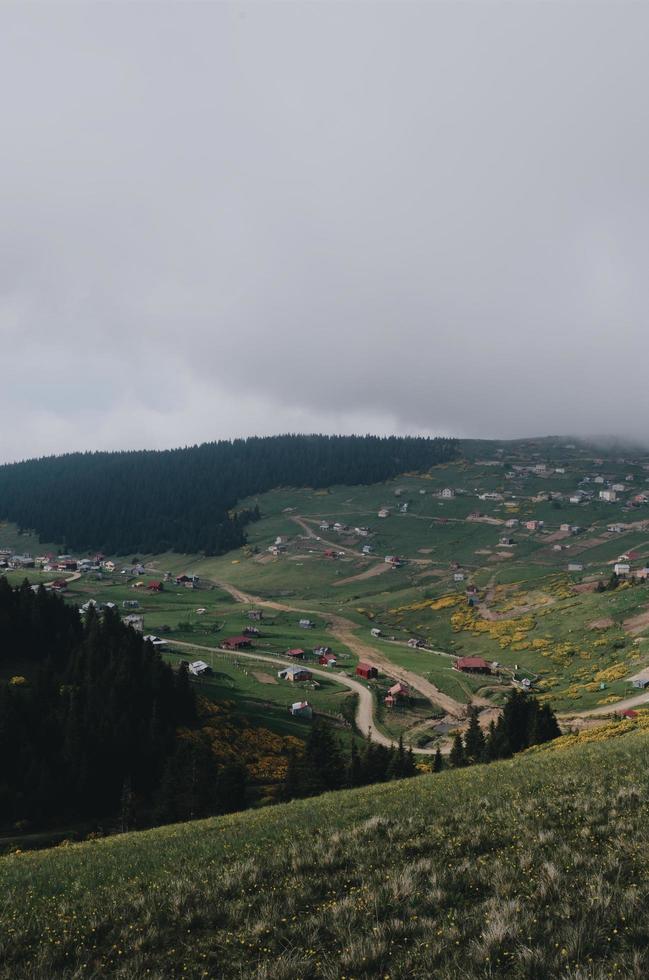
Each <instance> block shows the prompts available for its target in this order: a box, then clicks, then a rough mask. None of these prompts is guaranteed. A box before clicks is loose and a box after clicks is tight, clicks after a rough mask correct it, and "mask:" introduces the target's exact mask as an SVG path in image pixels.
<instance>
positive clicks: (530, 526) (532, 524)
mask: <svg viewBox="0 0 649 980" xmlns="http://www.w3.org/2000/svg"><path fill="white" fill-rule="evenodd" d="M525 527H526V529H527V530H528V531H540V530H541V528H542V527H543V521H525Z"/></svg>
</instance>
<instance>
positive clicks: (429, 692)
mask: <svg viewBox="0 0 649 980" xmlns="http://www.w3.org/2000/svg"><path fill="white" fill-rule="evenodd" d="M216 585H218V586H219V588H221V589H223V590H224V591H225V592H228V593H229V594H230V595H231V596H232V598H233V599H236V601H237V602H245V603H249V604H252V605H255V606H265V607H266V608H267V609H276V610H277V611H278V612H295V613H310V614H311V615H314V613H313V610H310V609H300V608H298V607H297V606H289V605H287V604H286V603H283V602H274V601H272V600H270V599H261V598H260V597H259V596H253V595H249V594H248V593H247V592H242V591H241V589H237V588H236V587H235V586H234V585H230V584H229V583H228V582H216ZM318 615H321V616H324V617H325V618H326V619H327V622H328V623H329V629H330V631H331V633H332V634H333V635H334V636H335V637H336V639H337V640H339V641H340V642H341V643H343V644H344V645H345V646H347V647H349V649H350V650H353V651H354V653H355V654H356V655H357V656H358V657H360V659H361V660H369V661H370V662H371V663H373V664H374V665H375V666H376V667H380V668H381V670H382V671H383V672H384V673H386V674H388V675H389V676H390V677H395V678H396V679H397V680H398V681H403V683H404V684H407V685H408V686H409V687H412V688H414V689H415V690H416V691H419V692H420V693H421V694H423V695H424V697H425V698H428V700H429V701H430V702H431V703H432V704H434V705H437V706H438V707H440V708H443V710H444V711H446V712H447V713H448V714H450V715H453V717H455V718H465V717H466V705H464V704H462V703H461V702H460V701H455V700H454V699H453V698H451V697H449V696H448V695H447V694H442V692H441V691H440V690H439V689H438V688H437V687H435V685H434V684H431V683H430V681H427V680H426V679H425V678H423V677H421V676H420V675H419V674H415V673H413V671H410V670H406V668H405V667H399V666H398V665H397V664H394V663H393V662H392V661H391V660H389V659H388V658H387V657H386V656H385V655H384V654H382V653H380V652H379V651H378V650H377V649H376V648H375V647H373V646H371V645H370V644H369V643H364V642H363V640H359V638H358V637H357V636H356V635H355V632H354V631H355V630H356V629H357V627H356V624H355V623H353V622H352V620H351V619H345V617H344V616H339V615H338V614H337V613H331V612H324V613H323V612H320V613H318ZM475 700H476V702H477V703H478V704H484V705H485V706H486V705H488V704H489V702H487V701H484V700H482V699H479V698H476V699H475Z"/></svg>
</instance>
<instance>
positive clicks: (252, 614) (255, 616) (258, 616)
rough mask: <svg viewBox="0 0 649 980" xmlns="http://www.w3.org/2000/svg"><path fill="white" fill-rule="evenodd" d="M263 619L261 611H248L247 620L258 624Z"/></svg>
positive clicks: (262, 611)
mask: <svg viewBox="0 0 649 980" xmlns="http://www.w3.org/2000/svg"><path fill="white" fill-rule="evenodd" d="M263 618H264V610H263V609H249V610H248V619H250V620H252V621H253V622H259V621H260V620H262V619H263Z"/></svg>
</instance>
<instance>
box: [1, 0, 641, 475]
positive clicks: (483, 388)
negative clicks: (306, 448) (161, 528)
mask: <svg viewBox="0 0 649 980" xmlns="http://www.w3.org/2000/svg"><path fill="white" fill-rule="evenodd" d="M648 29H649V8H648V7H647V6H645V5H641V4H625V3H619V2H618V3H615V4H613V3H610V4H608V5H606V4H588V3H581V4H573V3H568V2H561V3H548V4H541V3H526V2H521V3H518V4H512V3H486V2H479V3H474V4H471V3H461V4H458V3H448V4H445V3H422V4H416V3H412V4H409V3H397V2H394V3H391V4H390V3H384V4H379V3H367V2H363V3H353V2H346V3H344V4H343V3H333V2H331V3H329V2H326V0H322V2H320V3H317V4H316V3H294V4H291V3H273V2H268V3H257V4H253V3H245V2H243V3H237V4H236V5H235V4H232V5H229V4H227V3H219V4H216V3H215V4H191V3H188V4H185V3H178V4H169V5H165V4H162V3H156V4H141V5H139V4H137V3H130V4H96V5H81V4H79V5H38V6H37V5H33V6H32V5H29V4H27V5H23V4H20V5H18V4H16V5H3V7H2V9H1V10H0V83H1V84H0V93H1V94H0V100H1V103H2V121H3V133H2V143H1V145H0V200H1V207H2V221H1V222H0V257H1V261H0V340H1V343H2V346H1V348H0V349H1V355H2V370H1V373H0V377H1V379H2V383H1V385H0V410H1V411H2V418H3V425H2V427H1V428H0V459H3V460H11V459H16V458H24V457H26V456H33V455H40V454H46V453H47V454H49V453H54V452H62V451H67V450H73V449H92V448H131V447H164V446H174V445H182V444H187V443H194V442H199V441H203V440H207V439H214V438H226V437H231V436H240V435H247V434H253V433H255V434H267V433H274V432H282V431H321V432H354V431H361V432H377V433H387V432H396V433H425V434H453V435H458V436H473V437H503V438H509V437H516V436H524V435H542V434H544V433H551V432H552V433H562V432H566V433H567V432H570V433H573V434H577V435H578V434H582V435H587V434H590V433H593V432H597V433H601V434H613V433H617V434H620V435H626V436H630V437H634V438H643V437H644V435H645V431H646V425H645V412H646V410H647V407H648V406H649V395H648V394H647V389H648V385H647V380H646V375H645V367H646V363H647V356H648V354H649V333H648V331H647V328H646V320H647V307H648V304H647V292H648V287H647V269H648V268H649V226H648V224H647V220H646V216H647V213H649V207H648V205H649V178H648V176H647V175H648V174H649V159H648V156H649V152H648V151H649V128H648V126H647V115H648V110H647V88H648V83H649V60H648V59H647V52H646V38H647V31H648Z"/></svg>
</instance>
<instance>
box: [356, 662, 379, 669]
mask: <svg viewBox="0 0 649 980" xmlns="http://www.w3.org/2000/svg"><path fill="white" fill-rule="evenodd" d="M361 669H362V670H376V667H375V666H374V664H368V663H367V662H366V661H365V660H361V662H360V663H359V664H358V665H357V666H356V670H361Z"/></svg>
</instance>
